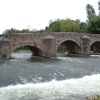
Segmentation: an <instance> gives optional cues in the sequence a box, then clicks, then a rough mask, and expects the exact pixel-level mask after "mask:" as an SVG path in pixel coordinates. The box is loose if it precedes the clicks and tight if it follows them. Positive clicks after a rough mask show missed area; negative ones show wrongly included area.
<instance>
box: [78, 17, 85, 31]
mask: <svg viewBox="0 0 100 100" xmlns="http://www.w3.org/2000/svg"><path fill="white" fill-rule="evenodd" d="M76 22H77V23H78V25H79V28H80V32H86V23H85V22H81V21H80V20H79V19H77V20H76Z"/></svg>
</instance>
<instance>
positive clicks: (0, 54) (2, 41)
mask: <svg viewBox="0 0 100 100" xmlns="http://www.w3.org/2000/svg"><path fill="white" fill-rule="evenodd" d="M11 53H12V46H11V42H10V41H9V40H7V39H6V38H4V37H1V38H0V59H1V60H5V59H10V57H11Z"/></svg>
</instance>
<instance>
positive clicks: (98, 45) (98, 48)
mask: <svg viewBox="0 0 100 100" xmlns="http://www.w3.org/2000/svg"><path fill="white" fill-rule="evenodd" d="M90 49H91V51H92V52H93V53H100V41H95V42H93V43H92V44H91V45H90Z"/></svg>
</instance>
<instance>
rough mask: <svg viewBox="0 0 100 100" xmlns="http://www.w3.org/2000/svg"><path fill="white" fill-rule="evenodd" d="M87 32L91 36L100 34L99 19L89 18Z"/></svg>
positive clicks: (95, 17)
mask: <svg viewBox="0 0 100 100" xmlns="http://www.w3.org/2000/svg"><path fill="white" fill-rule="evenodd" d="M87 31H88V32H89V33H93V34H100V17H99V16H94V17H90V18H89V21H88V24H87Z"/></svg>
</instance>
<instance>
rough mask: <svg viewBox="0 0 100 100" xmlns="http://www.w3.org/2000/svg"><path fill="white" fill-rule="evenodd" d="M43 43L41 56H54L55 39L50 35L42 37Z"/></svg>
mask: <svg viewBox="0 0 100 100" xmlns="http://www.w3.org/2000/svg"><path fill="white" fill-rule="evenodd" d="M42 43H43V57H55V56H56V52H57V50H56V39H55V38H54V37H52V36H50V35H48V36H46V37H44V38H43V39H42Z"/></svg>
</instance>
